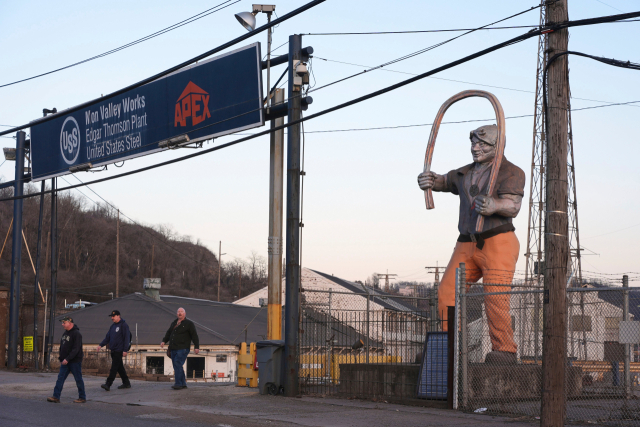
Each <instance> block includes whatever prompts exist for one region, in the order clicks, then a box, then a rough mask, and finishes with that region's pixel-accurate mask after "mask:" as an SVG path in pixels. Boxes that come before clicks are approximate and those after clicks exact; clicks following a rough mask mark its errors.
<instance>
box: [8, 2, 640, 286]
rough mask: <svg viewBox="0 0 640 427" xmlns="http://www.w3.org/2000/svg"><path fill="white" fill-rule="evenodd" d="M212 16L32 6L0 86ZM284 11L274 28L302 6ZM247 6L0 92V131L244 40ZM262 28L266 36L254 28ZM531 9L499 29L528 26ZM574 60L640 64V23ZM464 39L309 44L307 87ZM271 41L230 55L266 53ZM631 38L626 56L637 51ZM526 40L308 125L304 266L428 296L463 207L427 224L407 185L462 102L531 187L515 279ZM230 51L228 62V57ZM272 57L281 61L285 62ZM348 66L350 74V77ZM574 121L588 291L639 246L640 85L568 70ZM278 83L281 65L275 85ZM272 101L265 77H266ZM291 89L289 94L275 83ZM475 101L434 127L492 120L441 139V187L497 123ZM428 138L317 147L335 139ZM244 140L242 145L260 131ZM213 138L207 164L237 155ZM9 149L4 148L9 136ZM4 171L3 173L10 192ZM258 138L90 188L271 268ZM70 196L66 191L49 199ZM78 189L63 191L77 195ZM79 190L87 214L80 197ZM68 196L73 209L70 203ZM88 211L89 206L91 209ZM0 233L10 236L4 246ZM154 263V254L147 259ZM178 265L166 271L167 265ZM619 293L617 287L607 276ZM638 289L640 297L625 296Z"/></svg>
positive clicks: (608, 33)
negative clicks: (465, 93)
mask: <svg viewBox="0 0 640 427" xmlns="http://www.w3.org/2000/svg"><path fill="white" fill-rule="evenodd" d="M217 3H219V1H218V2H206V1H189V2H175V1H165V0H157V1H153V2H151V1H146V0H143V1H138V2H130V1H123V0H113V1H110V2H91V7H88V3H87V2H82V1H77V0H70V1H65V2H50V1H26V2H3V3H2V5H0V38H1V39H2V40H3V44H2V59H3V60H2V61H1V62H0V85H2V84H6V83H10V82H13V81H15V80H19V79H22V78H26V77H29V76H32V75H36V74H40V73H43V72H47V71H50V70H52V69H56V68H59V67H63V66H66V65H69V64H72V63H75V62H78V61H81V60H84V59H86V58H89V57H92V56H95V55H97V54H100V53H102V52H105V51H108V50H110V49H113V48H117V47H119V46H121V45H124V44H126V43H129V42H131V41H133V40H136V39H139V38H141V37H144V36H146V35H148V34H151V33H154V32H156V31H158V30H161V29H163V28H165V27H167V26H169V25H172V24H175V23H177V22H179V21H181V20H183V19H186V18H188V17H190V16H192V15H195V14H196V13H199V12H201V11H204V10H206V9H209V8H211V7H212V6H215V5H216V4H217ZM304 3H305V2H303V1H292V0H280V1H278V2H277V3H276V6H277V8H276V12H277V14H278V15H279V16H281V15H284V14H285V13H287V12H289V11H291V10H293V9H295V8H297V7H299V6H300V5H302V4H304ZM536 4H537V3H536V2H535V1H521V0H517V1H513V0H512V1H491V2H468V1H467V2H460V1H449V2H428V1H421V2H416V1H409V0H395V1H393V2H392V1H364V0H349V1H336V0H328V1H326V2H325V3H323V4H321V5H319V6H317V7H315V8H313V9H311V10H309V11H307V12H304V13H302V14H301V15H298V16H297V17H295V18H293V19H291V20H289V21H287V22H285V23H282V24H281V25H280V26H278V27H277V28H276V29H275V33H274V35H273V47H274V48H277V47H279V46H281V45H282V44H283V43H286V42H287V40H288V36H289V35H290V34H295V33H302V34H307V33H312V34H317V33H331V32H340V33H344V32H379V31H406V30H440V29H459V28H474V27H478V26H481V25H486V24H489V23H492V22H495V21H498V20H500V19H503V18H506V17H508V16H510V15H513V14H515V13H518V12H521V11H524V10H527V9H529V8H531V7H532V6H535V5H536ZM251 5H252V2H250V1H246V0H242V1H239V2H237V3H235V4H233V5H231V6H229V7H227V8H226V9H223V10H221V11H219V12H217V13H214V14H212V15H210V16H206V17H204V18H202V19H200V20H198V21H196V22H194V23H192V24H189V25H185V26H183V27H181V28H179V29H177V30H175V31H171V32H168V33H166V34H163V35H160V36H158V37H156V38H153V39H151V40H149V41H146V42H144V43H140V44H138V45H136V46H133V47H130V48H127V49H124V50H122V51H120V52H117V53H114V54H112V55H109V56H106V57H104V58H100V59H96V60H94V61H91V62H88V63H86V64H82V65H79V66H76V67H73V68H70V69H67V70H63V71H60V72H57V73H54V74H51V75H48V76H44V77H41V78H38V79H34V80H30V81H27V82H23V83H19V84H16V85H12V86H8V87H3V88H0V125H2V126H3V127H0V129H2V130H4V129H6V128H7V127H6V126H16V125H22V124H24V123H27V122H29V121H31V120H34V119H36V118H38V117H40V116H41V115H42V109H43V108H53V107H56V108H58V110H61V109H64V108H69V107H72V106H74V105H77V104H79V103H81V102H85V101H88V100H91V99H94V98H96V97H100V96H101V95H102V94H108V93H110V92H113V91H115V90H117V89H120V88H122V87H124V86H127V85H129V84H132V83H135V82H137V81H139V80H142V79H143V78H145V77H148V76H151V75H153V74H155V73H158V72H160V71H162V70H165V69H167V68H169V67H171V66H173V65H175V64H177V63H180V62H182V61H185V60H187V59H189V58H192V57H194V56H196V55H198V54H200V53H202V52H204V51H206V50H209V49H212V48H214V47H216V46H218V45H221V44H222V43H224V42H226V41H228V40H231V39H233V38H235V37H237V36H239V35H242V34H243V33H245V32H246V30H245V29H244V28H242V27H241V26H240V25H239V24H238V22H237V21H236V19H235V18H234V16H233V15H234V13H238V12H242V11H249V10H250V9H251ZM639 8H640V1H631V0H626V1H625V0H607V1H606V2H601V1H599V0H583V1H580V2H570V3H569V16H570V19H584V18H591V17H597V16H603V15H612V14H618V13H622V12H631V11H635V10H638V9H639ZM257 19H258V24H259V25H261V24H263V23H265V22H266V16H265V15H258V17H257ZM539 20H540V12H539V9H535V10H532V11H530V12H528V13H525V14H523V15H520V16H518V17H516V18H513V19H510V20H507V21H505V22H502V23H500V24H498V25H502V26H521V25H537V24H538V23H539ZM526 31H528V28H516V29H503V30H491V31H479V32H476V33H473V34H469V35H466V36H464V37H461V38H460V39H458V40H455V41H453V42H451V43H448V44H445V45H443V46H441V47H438V48H436V49H433V50H431V51H429V52H426V53H422V54H420V55H417V56H415V57H413V58H411V59H407V60H404V61H401V62H398V63H396V64H393V65H390V66H388V67H385V68H384V69H382V70H376V71H373V72H371V73H366V74H364V75H362V76H359V77H356V78H353V79H350V80H346V81H344V82H341V83H338V84H335V85H332V86H330V87H327V88H323V89H321V90H318V91H316V92H313V93H312V94H311V96H313V99H314V103H313V104H312V105H311V106H310V108H309V110H308V111H307V112H306V114H312V113H315V112H318V111H321V110H323V109H325V108H328V107H331V106H333V105H336V104H338V103H342V102H345V101H348V100H350V99H353V98H356V97H358V96H361V95H364V94H367V93H369V92H372V91H375V90H377V89H380V88H383V87H385V86H388V85H391V84H393V83H396V82H399V81H402V80H404V79H406V78H408V77H410V76H411V74H418V73H422V72H425V71H428V70H430V69H433V68H436V67H438V66H440V65H443V64H446V63H448V62H450V61H453V60H456V59H458V58H461V57H463V56H466V55H468V54H471V53H473V52H476V51H478V50H481V49H484V48H486V47H489V46H491V45H494V44H497V43H499V42H501V41H504V40H507V39H509V38H512V37H515V36H516V35H519V34H522V33H525V32H526ZM569 33H570V38H569V49H570V50H575V51H579V52H584V53H588V54H592V55H598V56H605V57H608V58H615V59H619V60H625V61H627V60H629V61H632V62H640V50H639V48H638V44H637V40H640V22H629V23H614V24H602V25H595V26H588V27H580V28H572V29H570V30H569ZM458 34H461V33H459V32H439V33H415V34H397V35H357V36H356V35H308V36H307V35H305V36H304V37H303V45H304V46H312V47H313V48H314V51H315V53H314V59H313V61H312V63H311V68H312V70H313V75H312V77H311V83H312V85H315V87H316V88H318V87H321V86H323V85H325V84H328V83H331V82H333V81H335V80H338V79H341V78H343V77H346V76H348V75H350V74H353V73H355V72H358V71H362V70H364V69H366V68H367V67H370V66H375V65H379V64H383V63H385V62H387V61H391V60H393V59H396V58H399V57H402V56H404V55H407V54H410V53H412V52H416V51H418V50H420V49H423V48H426V47H428V46H431V45H433V44H435V43H439V42H441V41H444V40H447V39H449V38H451V37H453V36H455V35H458ZM266 39H267V35H266V32H265V33H262V34H260V35H258V36H256V37H254V38H252V39H249V40H246V41H245V42H242V43H240V44H238V45H236V46H235V47H234V48H238V47H242V46H246V45H249V44H251V43H254V42H260V43H262V51H263V52H264V53H266ZM634 40H635V41H634ZM537 47H538V40H537V38H532V39H529V40H527V41H525V42H522V43H519V44H516V45H513V46H510V47H507V48H504V49H501V50H499V51H497V52H494V53H491V54H489V55H486V56H484V57H482V58H479V59H476V60H473V61H470V62H467V63H465V64H463V65H461V66H458V67H455V68H453V69H450V70H448V71H445V72H442V73H439V74H437V75H435V76H434V77H433V78H427V79H423V80H421V81H419V82H417V83H414V84H411V85H409V86H406V87H403V88H401V89H399V90H396V91H393V92H391V93H388V94H385V95H383V96H380V97H377V98H374V99H371V100H369V101H366V102H363V103H360V104H357V105H354V106H352V107H349V108H346V109H343V110H340V111H338V112H336V113H332V114H328V115H325V116H323V117H321V118H318V119H316V120H311V121H309V122H307V123H305V126H304V128H305V131H306V134H305V156H304V169H305V171H306V173H307V175H306V177H305V180H304V205H303V215H304V216H303V221H304V225H305V226H304V228H303V241H302V265H303V266H304V267H308V268H312V269H315V270H319V271H322V272H325V273H329V274H334V275H335V276H338V277H342V278H345V279H348V280H364V279H366V278H367V276H369V275H371V274H372V273H373V272H378V273H382V272H386V271H387V270H388V271H389V273H395V274H398V278H399V279H400V280H410V281H413V280H417V281H432V280H433V276H432V275H428V274H426V272H425V269H424V267H425V266H427V265H429V266H430V265H435V263H436V262H438V263H439V264H440V265H442V266H445V265H446V264H447V262H448V260H449V257H450V256H451V252H452V250H453V247H454V245H455V241H456V238H457V235H458V231H457V214H458V198H457V197H456V196H453V195H451V194H442V193H436V194H435V197H434V198H435V205H436V208H435V209H434V210H431V211H427V210H426V209H425V205H424V196H423V192H422V191H421V190H420V189H419V188H418V186H417V184H416V177H417V175H418V174H419V173H420V172H422V166H423V162H424V154H425V149H426V145H427V139H428V137H429V132H430V129H431V127H430V126H428V125H426V124H429V123H431V122H432V121H433V119H434V117H435V115H436V112H437V111H438V109H439V108H440V106H441V104H442V103H443V102H444V101H445V100H446V99H447V98H449V97H450V96H452V95H454V94H456V93H458V92H460V91H462V90H466V89H482V90H487V91H490V92H492V93H494V94H495V95H496V96H497V97H498V98H499V100H500V102H501V103H502V106H503V108H504V111H505V115H506V116H507V117H513V116H525V117H519V118H512V119H508V120H507V121H506V132H507V146H506V151H505V155H506V157H507V158H508V159H509V160H510V161H511V162H513V163H515V164H516V165H518V166H520V167H521V168H522V169H523V170H524V171H525V174H526V177H527V183H526V186H525V196H524V200H523V206H522V210H521V211H520V214H519V215H518V217H517V218H516V219H515V220H514V225H515V227H516V234H517V236H518V239H519V240H520V258H519V261H518V269H519V270H521V271H523V270H524V268H525V263H524V262H525V258H524V253H525V251H526V245H527V219H528V209H529V206H528V201H529V196H530V194H529V178H530V174H531V151H532V129H533V117H532V115H533V113H534V92H535V89H536V60H537ZM234 48H231V49H234ZM286 49H287V46H286V45H284V46H282V47H280V48H279V49H277V50H276V51H275V53H274V54H275V55H278V54H283V53H286V51H287V50H286ZM347 63H348V64H347ZM569 66H570V84H571V94H572V100H571V104H572V108H574V109H577V110H578V109H581V108H585V107H596V106H600V105H605V104H610V103H628V102H636V104H628V105H622V106H610V107H604V108H594V109H586V110H579V111H574V112H573V114H572V120H573V132H574V144H575V165H576V185H577V192H578V196H577V198H578V206H579V226H580V238H581V241H582V244H583V247H584V249H585V250H584V252H583V254H584V257H583V271H584V273H583V274H584V275H585V276H587V277H596V276H600V275H602V274H605V273H606V274H619V275H620V276H621V275H622V274H623V273H625V272H637V271H639V270H640V268H639V267H638V266H637V264H636V262H637V260H636V259H635V256H636V255H637V252H636V249H634V248H635V245H636V243H637V241H638V240H639V239H640V217H639V216H638V214H637V212H638V211H639V210H640V199H639V198H638V197H637V196H638V194H640V193H639V190H640V172H639V171H640V169H639V168H638V167H637V161H638V158H639V157H640V141H639V137H638V135H639V133H638V129H637V128H636V127H635V126H636V124H637V123H638V119H639V116H640V72H638V71H634V70H629V69H621V68H614V67H611V66H608V65H605V64H602V63H599V62H596V61H593V60H590V59H586V58H579V57H575V56H572V57H570V58H569ZM283 71H284V66H279V67H275V68H274V69H273V71H272V76H271V81H272V82H273V81H274V80H275V79H277V78H278V77H279V76H280V74H281V73H282V72H283ZM263 80H264V82H265V85H266V72H265V74H264V76H263ZM285 86H286V85H285ZM493 117H494V116H493V110H492V108H491V106H490V105H489V103H488V102H486V101H485V100H480V99H475V100H467V101H463V102H460V103H458V104H456V105H455V106H453V107H452V108H451V109H450V110H449V111H448V112H447V114H446V116H445V119H444V121H445V122H446V121H465V120H476V119H487V121H484V122H480V121H479V122H471V123H460V124H447V125H443V126H442V127H441V128H440V134H439V136H438V140H437V145H436V150H435V154H434V160H433V166H432V169H433V170H434V171H436V172H438V173H445V172H447V171H449V170H451V169H454V168H457V167H460V166H463V165H465V164H468V163H470V162H471V154H470V151H469V140H468V135H469V131H470V130H472V129H475V128H476V127H478V126H481V125H483V124H490V123H492V120H493ZM418 124H423V125H425V126H414V127H400V128H394V129H377V130H358V131H345V132H323V131H329V130H345V129H362V128H371V127H395V126H407V125H418ZM264 129H265V128H261V129H254V130H251V131H248V132H244V133H252V132H257V131H259V130H264ZM235 138H238V136H234V135H231V136H227V137H223V138H220V139H216V140H215V141H214V142H213V144H212V143H209V144H208V145H207V144H205V148H207V147H212V146H215V145H216V144H220V143H224V142H228V141H232V140H233V139H235ZM0 145H2V146H3V147H11V146H14V140H13V139H11V138H10V137H9V138H7V137H3V138H1V139H0ZM191 152H192V150H173V151H167V152H162V153H158V154H153V155H150V156H146V157H142V158H138V159H133V160H128V161H126V162H125V164H124V166H123V167H122V168H120V169H118V168H115V167H112V166H110V167H109V169H108V171H104V172H100V173H97V174H90V173H85V172H82V173H79V174H78V177H79V178H80V179H82V180H83V181H88V180H92V179H96V178H99V177H104V176H109V175H111V174H116V173H121V172H125V171H130V170H135V169H138V168H140V167H143V166H147V165H151V164H154V163H157V162H161V161H165V160H168V159H171V158H176V157H179V156H182V155H185V154H190V153H191ZM13 175H14V163H13V162H6V163H4V164H2V166H0V177H1V178H2V179H3V180H12V179H13ZM268 175H269V140H268V137H261V138H256V139H253V140H250V141H247V142H244V143H242V144H239V145H236V146H233V147H230V148H227V149H223V150H220V151H216V152H213V153H211V154H208V155H204V156H200V157H198V158H195V159H191V160H187V161H184V162H180V163H176V164H172V165H169V166H166V167H163V168H159V169H155V170H152V171H149V172H145V173H142V174H137V175H133V176H129V177H126V178H123V179H119V180H112V181H108V182H106V183H103V184H97V185H95V186H92V189H93V190H95V191H96V192H97V193H98V194H100V195H101V196H102V197H104V198H105V199H107V200H109V201H110V202H111V203H113V204H114V205H116V206H117V207H119V208H120V209H121V210H122V212H124V213H125V214H126V215H128V216H130V217H131V218H133V219H135V220H136V221H139V222H142V223H144V224H148V225H159V224H165V225H170V226H171V227H172V228H173V230H175V232H177V233H180V234H185V235H190V236H192V237H193V239H194V240H199V241H200V242H202V243H203V244H204V245H206V246H207V247H208V248H210V249H211V250H212V251H213V252H215V253H216V254H217V251H218V241H220V240H221V241H222V250H223V252H226V253H227V255H225V256H223V262H224V261H225V260H227V261H228V260H231V259H232V257H237V258H244V259H246V257H247V256H248V255H249V254H250V253H251V252H252V251H255V252H257V253H258V254H260V255H262V256H265V257H266V255H267V235H268V208H269V201H268V195H269V191H268V190H269V187H268V185H269V179H268V178H269V176H268ZM67 182H68V183H71V184H75V183H77V182H78V181H77V180H76V179H75V178H74V177H73V176H71V175H69V176H65V177H64V178H60V179H59V180H58V183H59V186H61V187H62V186H66V185H67ZM73 191H75V190H73ZM82 191H83V192H84V193H85V194H87V195H88V196H90V197H91V198H93V199H94V200H99V199H98V198H97V197H96V196H95V195H93V194H92V193H91V192H90V191H88V190H86V189H82ZM78 194H79V193H78ZM87 203H89V204H91V203H93V202H91V201H87ZM0 233H6V231H2V230H0ZM150 249H151V248H150ZM177 256H178V255H177ZM614 277H617V276H614ZM631 284H632V286H633V285H638V283H631Z"/></svg>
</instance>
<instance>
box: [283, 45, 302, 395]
mask: <svg viewBox="0 0 640 427" xmlns="http://www.w3.org/2000/svg"><path fill="white" fill-rule="evenodd" d="M301 48H302V36H301V35H293V36H289V76H288V77H289V90H288V92H287V93H288V95H289V102H288V103H289V105H288V107H289V114H288V118H287V120H288V122H289V123H291V122H293V121H296V120H298V119H300V116H301V109H300V106H301V102H300V101H301V97H300V95H301V89H302V88H301V86H295V85H294V76H295V75H296V74H295V68H294V65H293V63H294V61H299V60H301V59H302V52H301ZM286 244H287V249H286V250H287V252H286V258H287V275H286V289H287V295H286V305H285V348H284V356H285V386H284V394H285V396H287V397H294V396H297V395H298V323H299V321H300V123H298V124H295V125H293V126H291V127H289V128H288V131H287V243H286Z"/></svg>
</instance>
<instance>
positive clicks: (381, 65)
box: [309, 4, 542, 92]
mask: <svg viewBox="0 0 640 427" xmlns="http://www.w3.org/2000/svg"><path fill="white" fill-rule="evenodd" d="M541 6H542V4H540V5H538V6H533V7H531V8H529V9H527V10H523V11H522V12H518V13H516V14H514V15H511V16H507V17H506V18H503V19H500V20H498V21H495V22H492V23H490V24H486V25H483V26H481V27H478V28H475V29H472V30H469V31H467V32H465V33H463V34H460V35H458V36H455V37H452V38H450V39H448V40H445V41H443V42H440V43H436V44H434V45H431V46H429V47H426V48H423V49H420V50H418V51H415V52H413V53H409V54H407V55H404V56H401V57H399V58H396V59H393V60H391V61H388V62H385V63H384V64H380V65H378V66H376V67H373V68H370V69H368V70H364V71H361V72H359V73H356V74H352V75H350V76H347V77H345V78H343V79H340V80H336V81H334V82H331V83H328V84H326V85H323V86H320V87H318V88H315V89H313V90H311V91H309V92H315V91H317V90H320V89H324V88H326V87H329V86H332V85H334V84H338V83H341V82H344V81H346V80H349V79H352V78H354V77H357V76H360V75H362V74H365V73H368V72H370V71H374V70H377V69H379V68H382V67H386V66H387V65H391V64H395V63H397V62H400V61H404V60H405V59H410V58H414V57H416V56H418V55H422V54H423V53H425V52H429V51H430V50H433V49H436V48H438V47H440V46H442V45H445V44H447V43H450V42H452V41H454V40H456V39H459V38H460V37H464V36H466V35H467V34H471V33H473V32H475V31H479V30H482V29H483V28H486V27H488V26H490V25H494V24H497V23H499V22H503V21H506V20H508V19H511V18H515V17H516V16H520V15H523V14H525V13H527V12H531V11H532V10H535V9H538V8H539V7H541ZM538 31H540V30H538Z"/></svg>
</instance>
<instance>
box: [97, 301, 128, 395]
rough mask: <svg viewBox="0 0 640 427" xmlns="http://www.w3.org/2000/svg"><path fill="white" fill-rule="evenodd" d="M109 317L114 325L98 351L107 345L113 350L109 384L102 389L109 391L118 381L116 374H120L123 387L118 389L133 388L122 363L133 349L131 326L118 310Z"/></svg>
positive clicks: (103, 385)
mask: <svg viewBox="0 0 640 427" xmlns="http://www.w3.org/2000/svg"><path fill="white" fill-rule="evenodd" d="M109 317H111V320H112V321H113V325H111V328H109V332H107V336H106V337H104V339H103V340H102V342H101V343H100V345H99V346H98V348H97V351H100V348H101V347H104V346H105V345H107V344H108V345H109V349H110V350H111V370H110V371H109V376H108V377H107V382H106V383H104V384H102V385H101V386H100V387H102V388H103V389H105V390H107V391H109V390H110V389H111V385H112V384H113V381H114V380H115V379H116V374H120V378H121V379H122V385H120V386H118V388H131V383H130V382H129V377H128V376H127V372H126V371H125V370H124V364H123V363H122V358H123V357H127V352H128V351H129V349H130V348H131V332H129V325H127V322H125V321H124V319H123V318H122V317H120V312H119V311H118V310H113V311H112V312H111V314H110V315H109Z"/></svg>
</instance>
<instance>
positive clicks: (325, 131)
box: [307, 101, 640, 133]
mask: <svg viewBox="0 0 640 427" xmlns="http://www.w3.org/2000/svg"><path fill="white" fill-rule="evenodd" d="M638 103H640V101H629V102H617V103H614V104H606V105H595V106H592V107H584V108H572V109H571V111H572V112H573V111H582V110H593V109H595V108H605V107H616V106H621V105H630V104H638ZM524 117H533V114H523V115H521V116H510V117H505V120H507V119H521V118H524ZM495 120H496V119H495V118H492V119H472V120H459V121H455V122H442V123H441V124H443V125H448V124H459V123H472V122H490V121H495ZM432 125H433V123H419V124H412V125H398V126H378V127H369V128H352V129H331V130H316V131H307V133H333V132H356V131H367V130H385V129H401V128H411V127H422V126H432Z"/></svg>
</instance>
